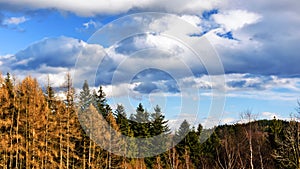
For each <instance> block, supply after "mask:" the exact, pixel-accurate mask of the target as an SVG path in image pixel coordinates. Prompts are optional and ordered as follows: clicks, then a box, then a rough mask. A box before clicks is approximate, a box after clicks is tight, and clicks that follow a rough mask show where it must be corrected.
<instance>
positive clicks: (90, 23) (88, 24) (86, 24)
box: [82, 20, 98, 29]
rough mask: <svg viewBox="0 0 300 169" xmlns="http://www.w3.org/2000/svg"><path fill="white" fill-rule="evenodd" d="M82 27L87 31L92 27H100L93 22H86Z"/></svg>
mask: <svg viewBox="0 0 300 169" xmlns="http://www.w3.org/2000/svg"><path fill="white" fill-rule="evenodd" d="M82 25H83V26H84V28H85V29H89V28H90V27H91V26H92V27H94V28H97V27H98V24H97V23H96V22H95V21H93V20H90V21H88V22H85V23H83V24H82Z"/></svg>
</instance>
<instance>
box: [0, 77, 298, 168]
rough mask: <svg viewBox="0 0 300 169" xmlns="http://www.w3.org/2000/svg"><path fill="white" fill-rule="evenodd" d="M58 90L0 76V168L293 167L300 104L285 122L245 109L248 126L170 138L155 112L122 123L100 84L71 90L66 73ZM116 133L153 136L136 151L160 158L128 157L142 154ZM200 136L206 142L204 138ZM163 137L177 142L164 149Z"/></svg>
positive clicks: (191, 129) (140, 112) (181, 131)
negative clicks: (60, 95) (106, 146)
mask: <svg viewBox="0 0 300 169" xmlns="http://www.w3.org/2000/svg"><path fill="white" fill-rule="evenodd" d="M59 90H61V91H63V93H64V99H61V98H58V97H57V93H56V92H58V91H57V90H56V89H55V88H53V87H52V86H51V85H50V83H48V84H47V85H46V86H45V87H41V86H40V84H39V83H38V81H37V80H36V79H34V78H32V77H30V76H28V77H25V78H24V79H22V80H20V81H18V80H16V78H14V77H12V76H11V75H10V74H9V73H7V75H5V76H4V75H2V74H0V130H1V142H0V168H4V169H12V168H26V169H27V168H28V169H29V168H42V169H44V168H46V169H48V168H49V169H52V168H58V169H65V168H66V169H71V168H83V169H86V168H89V169H92V168H95V169H97V168H99V169H102V168H103V169H111V168H127V169H145V168H157V169H198V168H199V169H206V168H207V169H214V168H215V169H249V168H250V169H258V168H259V169H269V168H270V169H273V168H289V169H299V168H300V157H299V156H300V137H299V136H300V135H299V131H300V126H299V123H298V118H299V116H297V115H299V114H300V109H299V108H300V104H299V108H296V110H295V115H294V116H293V117H292V118H291V119H290V120H289V121H284V120H280V119H276V118H275V117H274V119H273V120H256V119H255V118H254V117H253V114H252V113H251V112H250V111H245V113H243V117H244V118H245V119H246V120H247V123H237V124H232V125H220V126H216V127H215V128H212V129H206V128H203V127H202V125H201V124H199V125H198V126H192V125H191V124H189V123H188V121H187V120H184V121H183V122H182V123H181V124H180V127H179V128H178V129H177V130H176V131H175V132H173V131H171V130H170V128H169V126H168V120H167V119H166V118H165V116H164V115H163V112H161V109H160V107H159V106H156V107H154V108H153V110H151V112H149V111H147V110H146V109H145V108H144V107H143V105H142V104H139V105H137V108H136V112H132V113H131V115H130V116H129V117H127V113H126V112H125V108H124V106H123V105H118V106H117V108H116V109H115V110H113V109H112V108H111V106H110V105H109V104H108V102H107V98H106V95H105V92H104V91H103V88H102V87H101V86H99V88H98V90H96V91H94V90H90V89H89V85H88V83H87V82H86V81H85V82H83V86H82V89H81V90H80V91H77V92H75V89H74V87H73V84H72V77H71V75H70V74H69V73H67V74H66V76H65V82H64V83H63V84H61V88H60V89H59ZM76 93H79V94H76ZM183 106H184V105H183ZM87 113H90V114H92V115H89V114H87ZM97 115H102V116H101V117H103V118H104V119H105V121H106V122H107V123H108V124H109V126H110V128H109V129H113V130H114V131H117V132H115V133H114V134H113V135H112V134H109V132H108V128H107V127H103V125H102V124H103V123H102V122H99V123H97V121H95V120H94V119H93V118H94V116H97ZM138 122H140V123H138ZM90 124H92V125H93V127H91V126H90ZM91 130H94V131H91ZM95 133H98V134H97V137H96V136H95ZM120 135H124V136H127V137H126V138H151V137H153V136H160V138H159V143H158V142H157V140H155V139H146V140H147V141H145V142H144V143H143V144H146V145H147V147H146V148H148V149H144V150H143V152H148V151H149V152H150V150H151V151H156V150H155V149H156V148H157V147H159V148H160V149H159V150H157V151H162V153H160V154H158V155H155V156H145V157H140V158H132V157H136V156H137V154H131V153H136V152H137V151H136V150H140V149H141V147H139V145H140V143H138V142H136V141H134V140H133V141H129V144H128V140H123V139H122V137H120ZM205 135H208V136H209V137H208V138H207V139H205V140H203V139H202V138H204V137H203V136H205ZM100 137H101V138H100ZM115 138H118V139H115ZM170 139H171V140H174V142H176V143H178V144H176V145H170V143H169V142H168V141H167V140H170ZM100 140H102V141H104V142H106V141H107V142H110V143H111V142H113V143H114V145H118V146H119V149H120V151H121V150H122V151H126V153H124V154H126V155H118V154H117V153H111V151H108V150H107V149H103V148H102V147H100V146H99V142H100ZM129 140H130V139H129ZM144 140H145V139H144ZM125 142H127V143H125ZM104 144H105V143H104ZM158 144H159V146H158ZM170 147H171V148H170ZM109 148H111V147H109ZM143 148H145V147H143Z"/></svg>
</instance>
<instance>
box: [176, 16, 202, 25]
mask: <svg viewBox="0 0 300 169" xmlns="http://www.w3.org/2000/svg"><path fill="white" fill-rule="evenodd" d="M180 18H181V19H183V20H185V21H187V22H188V23H190V24H192V25H194V26H196V27H198V25H199V24H200V23H201V18H199V17H198V16H196V15H182V16H181V17H180Z"/></svg>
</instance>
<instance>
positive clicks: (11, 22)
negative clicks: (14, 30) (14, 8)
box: [3, 16, 29, 25]
mask: <svg viewBox="0 0 300 169" xmlns="http://www.w3.org/2000/svg"><path fill="white" fill-rule="evenodd" d="M28 20H29V19H28V18H26V17H25V16H21V17H10V18H8V19H5V20H4V21H3V24H4V25H19V24H21V23H24V22H26V21H28Z"/></svg>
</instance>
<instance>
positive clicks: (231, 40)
mask: <svg viewBox="0 0 300 169" xmlns="http://www.w3.org/2000/svg"><path fill="white" fill-rule="evenodd" d="M299 8H300V2H298V1H292V0H289V1H280V0H275V1H274V0H273V1H271V0H266V1H263V2H262V1H259V0H253V1H251V2H243V3H240V2H239V1H238V0H225V1H221V0H211V1H193V0H187V1H180V0H174V2H173V1H172V4H170V3H169V2H168V1H157V0H145V1H131V0H126V1H120V2H117V1H103V2H102V1H91V2H89V3H87V2H84V1H83V0H75V1H74V0H73V1H70V0H65V1H58V2H56V1H34V0H23V1H21V0H14V1H5V0H0V37H1V38H0V71H1V72H3V73H6V72H11V73H13V74H15V75H17V76H18V78H19V79H22V78H23V77H24V76H26V75H32V76H34V77H36V78H37V79H38V80H39V81H40V83H41V85H42V86H43V85H45V81H46V79H47V78H46V77H47V75H50V78H51V80H52V84H53V86H59V85H60V84H61V83H62V82H63V78H64V74H65V73H66V72H67V71H71V72H76V76H75V79H74V84H75V87H76V88H80V87H81V86H82V83H83V81H84V80H85V79H86V80H88V81H89V83H90V85H91V86H92V87H93V86H94V85H95V86H98V85H100V84H101V85H104V88H105V89H106V92H107V94H108V97H109V98H110V102H111V104H112V105H113V107H114V106H115V105H116V104H117V103H119V102H122V103H124V104H125V107H126V110H127V111H128V112H129V113H131V112H133V111H134V109H135V107H136V106H137V104H138V103H139V102H142V103H143V104H144V105H145V107H146V108H147V109H148V110H149V111H152V107H154V106H155V105H156V104H159V105H160V106H161V107H162V108H163V111H164V112H165V114H166V117H167V118H168V119H170V124H171V125H172V126H176V125H177V124H179V121H182V120H183V119H184V118H186V119H188V120H190V121H191V122H193V121H195V122H196V123H197V122H201V123H202V124H204V125H205V126H212V125H215V124H218V123H222V124H223V123H234V122H237V121H239V120H240V113H241V112H243V111H245V110H247V109H251V110H252V112H253V113H254V114H258V118H260V119H263V118H267V119H270V118H273V117H274V116H276V117H278V118H282V119H288V118H289V116H290V113H292V112H295V108H296V107H297V99H299V98H300V97H299V96H300V95H299V93H300V66H299V63H300V57H299V51H298V48H299V47H298V46H299V44H300V29H299V27H300V19H299V16H300V13H299V11H300V10H299ZM143 12H159V13H164V14H159V15H155V14H153V15H149V13H148V14H143ZM168 14H171V15H168ZM128 15H130V16H128ZM149 30H151V32H150V33H149ZM129 32H136V33H139V34H131V35H130V36H126V37H122V36H123V35H127V33H129ZM170 35H172V36H170ZM121 37H122V38H121ZM176 38H177V39H180V38H181V40H182V39H183V40H182V41H178V40H177V39H176ZM204 39H205V40H204ZM116 40H118V41H116ZM207 42H209V44H208V43H207ZM203 43H204V44H203ZM186 44H192V47H194V48H201V49H202V50H204V48H205V49H206V47H208V48H207V51H209V52H212V53H213V52H215V53H213V54H212V53H210V54H208V55H207V56H200V59H202V60H200V61H199V56H196V55H195V54H194V53H193V51H192V50H190V48H188V47H187V46H186ZM193 45H194V46H193ZM205 45H207V46H206V47H205ZM201 46H202V47H201ZM212 49H214V51H212ZM211 55H214V56H215V57H218V58H219V61H220V63H221V64H222V69H223V72H224V74H222V73H220V71H217V69H219V68H218V67H217V66H216V65H217V61H216V60H215V58H214V57H213V56H211ZM197 58H198V59H197ZM78 60H79V61H80V63H78ZM76 61H77V62H76ZM99 61H101V62H99ZM207 68H209V70H207ZM221 72H222V71H221ZM220 79H221V82H220ZM222 79H224V80H225V81H224V82H223V83H222ZM222 92H225V95H222V94H221V93H222ZM212 96H215V97H216V100H217V101H216V102H217V103H216V105H217V106H219V107H220V109H222V110H219V109H217V110H215V109H213V108H211V105H212V103H213V102H214V101H212ZM223 96H224V98H223ZM218 99H220V100H218ZM222 99H224V101H223V100H222ZM183 103H184V105H182V104H183ZM213 105H214V104H213ZM223 105H224V106H223ZM215 111H218V112H215Z"/></svg>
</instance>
